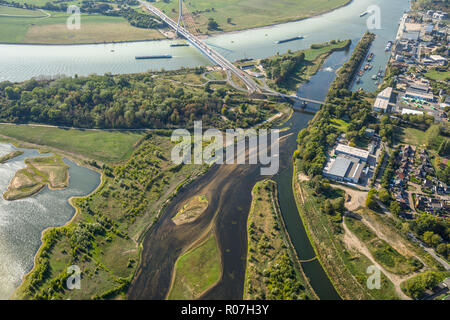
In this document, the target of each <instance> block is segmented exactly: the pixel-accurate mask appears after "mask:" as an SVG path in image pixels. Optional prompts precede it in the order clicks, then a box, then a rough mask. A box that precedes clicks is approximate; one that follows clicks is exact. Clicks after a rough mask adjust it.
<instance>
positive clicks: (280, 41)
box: [275, 36, 305, 44]
mask: <svg viewBox="0 0 450 320" xmlns="http://www.w3.org/2000/svg"><path fill="white" fill-rule="evenodd" d="M304 38H305V37H304V36H297V37H294V38H289V39H284V40H278V41H276V42H275V43H276V44H281V43H286V42H291V41H295V40H301V39H304Z"/></svg>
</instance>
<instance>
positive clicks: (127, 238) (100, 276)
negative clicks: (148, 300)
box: [13, 133, 201, 299]
mask: <svg viewBox="0 0 450 320" xmlns="http://www.w3.org/2000/svg"><path fill="white" fill-rule="evenodd" d="M170 145H171V143H170V141H169V138H168V137H167V136H164V135H162V136H161V135H157V134H152V133H150V134H148V135H147V136H146V138H145V139H144V140H143V141H141V142H140V144H139V146H136V149H135V151H134V157H132V158H131V159H129V160H127V161H126V162H122V163H120V164H117V165H113V166H110V165H107V164H104V165H103V171H102V183H101V184H100V186H99V187H98V188H97V189H96V190H95V191H94V192H93V193H92V194H90V195H88V196H86V197H81V198H79V197H77V198H73V199H71V200H70V202H71V204H72V205H73V206H74V207H75V208H76V214H75V215H74V217H73V218H72V220H71V221H70V222H69V223H67V224H66V225H65V226H63V227H59V228H51V229H48V230H46V231H45V232H44V233H43V236H42V239H43V243H42V246H41V248H40V250H39V252H38V254H37V256H36V257H35V266H34V268H33V270H32V271H31V272H30V273H28V274H27V276H25V277H24V280H23V282H22V284H21V286H20V287H19V288H18V289H17V290H16V292H15V293H14V295H13V298H14V299H23V298H26V299H38V298H41V299H50V297H53V298H57V299H58V298H63V297H72V298H74V299H80V298H82V297H84V298H87V297H89V298H91V299H109V298H114V297H117V296H118V295H119V298H120V294H121V293H124V292H125V291H126V288H127V287H128V285H129V283H130V281H131V278H132V276H133V274H134V271H135V268H136V266H137V264H138V261H139V259H140V256H139V255H140V249H139V247H140V242H139V241H138V239H139V238H140V236H142V233H143V232H145V231H146V229H147V228H148V226H149V225H152V224H153V223H154V222H155V221H156V219H157V218H156V213H157V211H156V210H157V208H159V206H161V205H162V204H163V203H165V202H166V201H167V200H168V199H169V198H171V197H173V194H174V192H176V190H177V188H178V186H179V185H180V181H186V178H187V177H189V176H192V174H194V175H195V172H196V171H198V169H201V168H196V166H183V167H179V166H176V168H175V167H174V166H168V161H167V160H163V159H168V158H170V154H168V152H169V150H170V149H169V147H170ZM158 156H159V157H160V158H158ZM146 158H148V160H146V161H145V162H142V160H144V159H146ZM150 159H153V160H150ZM158 159H159V160H158ZM147 161H150V162H147ZM139 163H140V164H139ZM148 163H153V165H152V167H149V168H147V166H148ZM155 165H156V166H158V167H160V169H158V170H157V171H156V172H155V171H154V169H155V168H156V167H155ZM142 170H144V171H147V172H148V174H147V175H145V174H144V171H142ZM160 170H162V171H160ZM152 171H153V172H154V173H152V174H149V173H150V172H152ZM158 171H160V173H159V174H158ZM139 172H141V173H140V175H141V176H142V177H143V176H144V175H145V176H147V177H153V178H151V179H150V180H149V181H148V182H150V184H148V182H147V186H144V187H143V189H141V187H138V185H137V184H135V187H131V183H133V181H134V179H132V180H130V178H131V176H135V175H136V174H137V173H139ZM118 176H120V177H121V178H119V177H118ZM130 187H131V188H130ZM136 187H137V189H136ZM160 188H161V189H160ZM147 189H148V190H149V191H146V190H147ZM158 190H160V191H158ZM118 191H119V192H120V193H125V194H129V195H128V196H126V195H125V194H124V195H123V196H120V197H118V196H119V194H118V193H117V192H118ZM130 192H131V193H130ZM131 194H134V196H133V197H130V196H131ZM140 194H141V195H140ZM144 194H145V195H144ZM105 197H106V198H107V199H106V200H105V199H104V198H105ZM143 197H144V198H147V197H148V198H149V199H148V200H146V199H144V198H143ZM108 199H109V200H108ZM130 200H131V201H132V202H133V204H131V203H129V202H130ZM149 200H151V201H149ZM105 203H108V205H107V208H106V207H104V204H105ZM138 203H139V204H138ZM122 207H123V209H121V208H122ZM99 208H102V211H104V210H106V211H104V212H103V213H102V212H100V211H98V209H99ZM94 210H95V211H94ZM122 210H126V211H122ZM75 262H76V263H77V264H78V265H80V267H81V268H82V271H83V274H84V275H85V276H87V277H88V278H89V279H91V281H93V283H92V284H91V285H90V286H88V288H84V290H83V292H73V291H70V290H67V289H66V288H65V282H64V280H65V279H66V278H67V277H68V275H67V267H68V266H69V265H71V264H73V263H75ZM96 285H98V286H96ZM76 291H78V290H76Z"/></svg>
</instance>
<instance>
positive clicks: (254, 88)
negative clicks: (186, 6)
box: [138, 0, 325, 105]
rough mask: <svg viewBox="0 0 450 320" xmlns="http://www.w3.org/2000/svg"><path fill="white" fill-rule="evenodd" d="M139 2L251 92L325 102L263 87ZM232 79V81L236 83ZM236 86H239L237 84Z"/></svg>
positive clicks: (160, 14)
mask: <svg viewBox="0 0 450 320" xmlns="http://www.w3.org/2000/svg"><path fill="white" fill-rule="evenodd" d="M138 1H139V3H141V4H142V5H144V6H145V7H146V8H147V9H148V10H149V11H150V12H151V13H153V14H154V15H156V16H157V17H159V18H160V19H161V20H162V21H164V22H165V23H166V24H167V25H168V26H169V27H170V28H172V29H174V30H175V31H176V32H177V33H178V34H179V35H181V36H182V37H183V38H185V39H186V40H187V41H189V43H191V44H192V45H193V46H194V47H196V48H197V49H198V50H200V52H202V53H203V54H204V55H205V56H207V57H208V58H209V59H210V60H211V61H212V62H214V63H215V64H217V65H219V66H220V67H221V68H222V69H223V70H225V71H226V72H227V73H228V74H229V73H232V74H234V75H235V76H236V77H237V78H238V79H240V80H241V81H242V82H243V83H244V84H245V86H246V87H247V90H248V92H249V93H255V92H257V93H262V94H264V95H269V96H278V97H282V98H287V99H293V100H300V101H305V102H310V103H315V104H319V105H323V104H325V102H323V101H319V100H314V99H308V98H302V97H299V96H296V95H288V94H282V93H279V92H276V91H273V90H268V89H267V88H264V89H262V88H261V87H260V86H259V85H258V84H257V83H256V82H255V81H254V80H253V79H252V78H251V77H250V76H248V75H247V74H246V73H245V72H244V71H242V70H240V69H239V68H238V67H236V66H235V65H234V64H232V63H231V62H230V61H228V60H227V59H226V58H224V57H223V56H222V55H221V54H220V53H218V52H217V51H215V50H214V49H213V48H211V47H210V46H208V45H207V44H206V43H204V42H203V41H202V40H200V39H199V38H198V37H196V36H194V35H193V34H191V33H190V32H189V31H188V30H186V29H185V28H184V27H182V26H180V25H178V23H177V22H175V21H174V20H172V19H170V18H169V17H168V16H167V15H166V14H165V13H163V12H162V11H161V10H159V9H158V8H156V7H154V6H153V5H151V4H150V3H148V2H146V1H143V0H138ZM229 79H231V81H230V82H231V83H232V84H234V82H233V81H232V78H231V77H229ZM235 87H238V86H237V85H235Z"/></svg>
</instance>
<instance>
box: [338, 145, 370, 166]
mask: <svg viewBox="0 0 450 320" xmlns="http://www.w3.org/2000/svg"><path fill="white" fill-rule="evenodd" d="M334 154H336V155H340V154H343V155H347V156H350V157H354V158H357V159H360V160H362V161H365V162H367V159H368V158H369V151H367V150H363V149H358V148H354V147H350V146H348V145H345V144H338V145H337V147H336V149H335V150H334Z"/></svg>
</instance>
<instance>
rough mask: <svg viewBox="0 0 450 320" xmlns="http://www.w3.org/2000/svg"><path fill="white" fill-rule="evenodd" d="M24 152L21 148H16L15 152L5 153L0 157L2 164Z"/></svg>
mask: <svg viewBox="0 0 450 320" xmlns="http://www.w3.org/2000/svg"><path fill="white" fill-rule="evenodd" d="M22 154H23V151H21V150H15V151H13V152H10V153H8V154H5V155H4V156H1V157H0V164H3V163H6V162H8V161H9V160H11V159H14V158H15V157H18V156H21V155H22Z"/></svg>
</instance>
